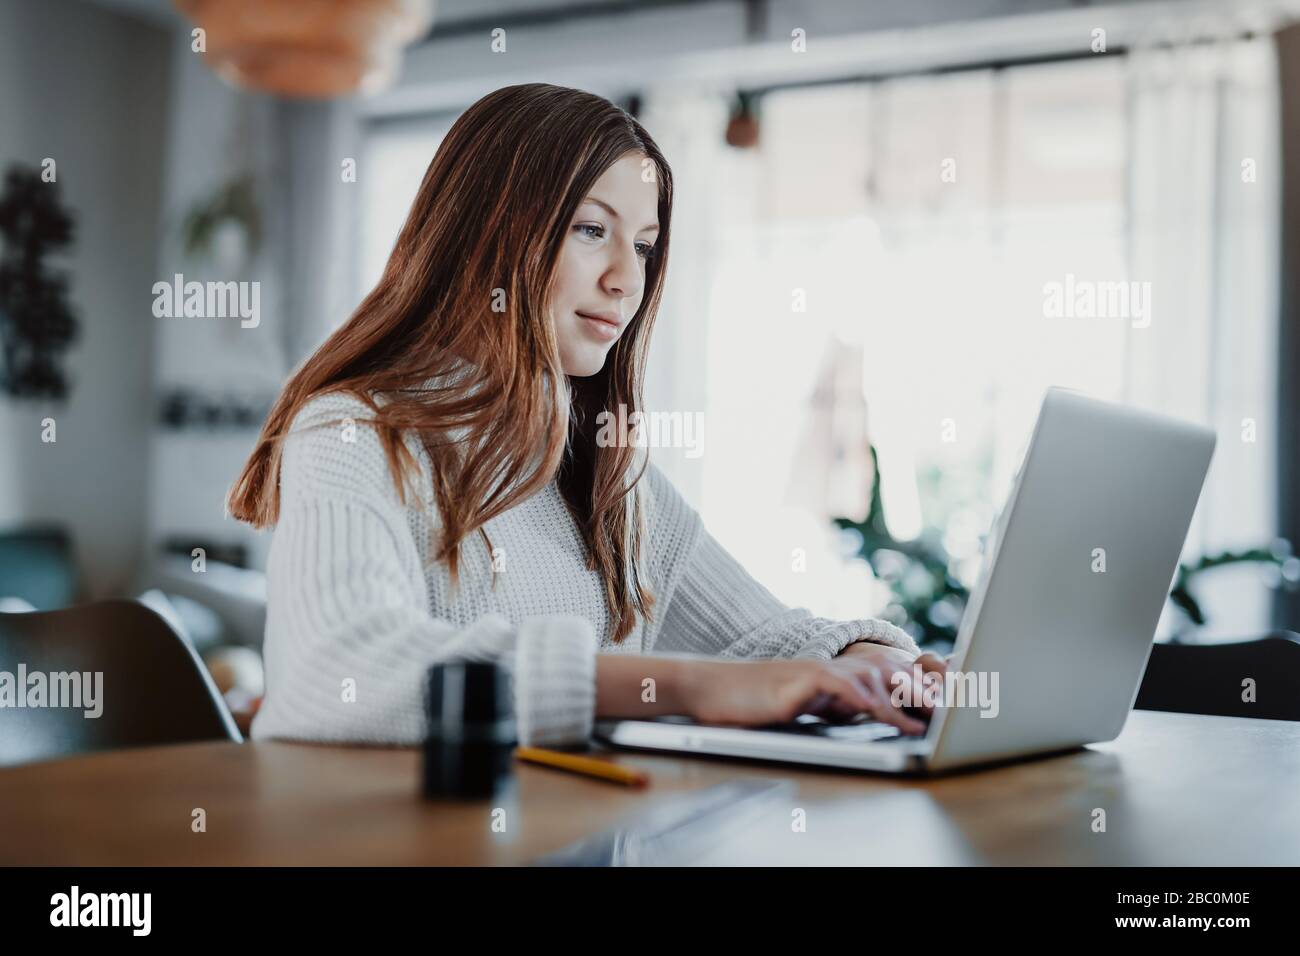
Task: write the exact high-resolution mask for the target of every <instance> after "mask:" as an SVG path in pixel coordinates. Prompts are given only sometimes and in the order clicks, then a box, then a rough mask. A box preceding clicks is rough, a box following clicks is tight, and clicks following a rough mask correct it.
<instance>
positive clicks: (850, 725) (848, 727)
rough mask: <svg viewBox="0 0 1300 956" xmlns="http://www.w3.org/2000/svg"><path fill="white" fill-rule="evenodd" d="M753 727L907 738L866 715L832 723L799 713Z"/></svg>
mask: <svg viewBox="0 0 1300 956" xmlns="http://www.w3.org/2000/svg"><path fill="white" fill-rule="evenodd" d="M754 729H755V730H768V731H776V732H778V733H786V734H802V735H804V736H808V737H829V738H831V739H832V740H852V741H856V742H859V743H861V742H864V741H868V740H890V739H899V740H907V739H909V738H908V737H906V736H905V735H904V734H903V732H902V731H901V730H899V729H898V728H897V727H895V726H894V725H893V724H887V723H884V722H883V721H879V720H873V719H871V718H870V717H867V716H866V715H862V716H861V717H859V718H855V719H854V720H851V721H847V722H844V723H834V722H832V721H828V720H825V719H823V718H821V717H816V716H814V715H812V714H800V715H799V716H798V717H796V718H795V719H794V720H792V721H789V722H787V723H775V724H766V725H764V726H762V727H755V728H754ZM911 739H915V738H911Z"/></svg>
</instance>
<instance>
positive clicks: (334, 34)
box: [173, 0, 434, 99]
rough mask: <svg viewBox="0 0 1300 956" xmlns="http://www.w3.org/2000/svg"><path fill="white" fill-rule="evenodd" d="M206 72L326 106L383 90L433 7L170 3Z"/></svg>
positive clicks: (325, 1) (430, 1)
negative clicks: (186, 24)
mask: <svg viewBox="0 0 1300 956" xmlns="http://www.w3.org/2000/svg"><path fill="white" fill-rule="evenodd" d="M173 2H174V3H175V5H176V8H177V9H178V10H180V11H181V13H183V14H184V15H185V16H186V17H188V18H189V19H190V20H191V21H192V22H193V23H194V26H195V27H201V28H202V29H203V31H204V46H205V49H204V51H203V54H204V56H205V57H206V59H207V61H208V63H209V64H210V65H211V66H212V68H213V70H215V71H216V73H217V74H218V75H219V76H221V77H222V78H223V79H224V80H226V81H227V82H229V83H232V84H234V85H236V86H239V87H243V88H244V89H249V90H257V91H259V92H262V93H271V94H273V95H276V96H285V97H296V98H308V99H327V98H330V97H336V96H347V95H349V94H352V93H373V92H376V91H378V90H381V89H383V88H384V87H385V86H387V85H388V84H389V83H390V82H392V80H393V78H394V76H396V74H397V66H398V63H399V62H400V61H401V55H402V48H403V47H405V46H406V45H407V44H408V43H410V42H411V41H412V40H415V39H418V38H419V37H422V36H424V35H425V34H426V33H427V32H428V30H429V26H430V25H431V24H432V22H433V7H434V0H173Z"/></svg>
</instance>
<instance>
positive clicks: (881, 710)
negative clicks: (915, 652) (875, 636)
mask: <svg viewBox="0 0 1300 956" xmlns="http://www.w3.org/2000/svg"><path fill="white" fill-rule="evenodd" d="M872 646H874V647H880V645H872ZM884 650H893V649H892V648H884ZM896 653H898V654H901V655H902V656H903V659H901V660H897V661H896V662H893V663H892V664H890V663H889V662H891V660H892V659H891V658H890V657H888V656H886V657H882V658H880V662H879V663H878V662H877V660H875V659H873V657H874V655H873V657H868V656H867V655H865V654H861V653H859V652H854V653H853V654H851V655H844V654H841V655H840V656H839V657H837V658H835V659H834V660H832V661H693V662H691V663H690V664H689V666H688V669H687V671H686V675H687V676H686V682H685V687H684V689H685V698H686V701H687V705H688V708H689V715H690V716H691V717H694V718H695V719H696V720H698V721H700V722H702V723H708V724H725V725H731V726H752V725H761V724H769V723H780V722H784V721H789V720H794V718H795V717H797V716H798V715H799V714H816V715H818V716H825V717H834V718H849V717H855V716H857V715H858V714H870V715H871V716H872V717H874V718H876V719H877V720H882V721H884V722H886V723H890V724H893V725H895V726H896V727H898V728H899V729H900V730H902V731H903V733H907V734H920V733H923V732H924V731H925V728H926V725H925V723H924V722H922V721H920V720H918V719H916V718H915V717H913V716H911V715H909V714H906V713H904V712H903V711H902V710H901V709H899V708H897V707H895V706H894V705H893V704H892V703H891V701H890V691H891V688H890V687H889V686H888V685H887V684H886V683H885V675H884V672H883V671H882V666H894V665H896V669H897V670H903V671H906V672H907V673H908V675H909V678H910V673H911V662H912V660H913V658H912V657H911V655H908V654H906V652H902V651H899V652H896ZM922 656H925V655H922ZM930 656H931V657H934V655H930ZM935 660H939V661H940V663H942V661H941V659H939V658H935ZM932 666H933V665H932ZM891 673H892V671H891Z"/></svg>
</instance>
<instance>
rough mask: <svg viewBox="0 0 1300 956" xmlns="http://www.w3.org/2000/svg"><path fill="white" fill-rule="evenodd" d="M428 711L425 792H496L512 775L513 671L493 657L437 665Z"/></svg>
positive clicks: (443, 794) (449, 794)
mask: <svg viewBox="0 0 1300 956" xmlns="http://www.w3.org/2000/svg"><path fill="white" fill-rule="evenodd" d="M425 714H426V715H427V716H428V718H429V731H428V736H427V737H426V738H425V742H424V795H425V796H426V797H462V798H469V799H473V798H483V797H492V796H495V795H496V794H497V793H498V792H499V791H500V790H501V788H502V787H503V786H504V785H505V784H506V783H507V782H508V781H509V779H510V755H511V753H512V752H513V750H514V747H515V743H516V733H515V715H514V702H513V699H512V695H511V686H510V673H509V671H508V670H507V669H506V668H505V667H503V666H501V665H498V664H496V663H494V662H492V661H453V662H450V663H446V664H435V665H433V667H431V668H429V674H428V680H427V683H426V693H425Z"/></svg>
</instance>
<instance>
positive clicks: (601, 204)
mask: <svg viewBox="0 0 1300 956" xmlns="http://www.w3.org/2000/svg"><path fill="white" fill-rule="evenodd" d="M583 202H589V203H594V204H596V205H597V206H599V207H600V208H601V209H604V210H605V211H606V212H607V213H609V214H610V215H611V216H613V217H614V218H615V219H618V218H619V215H618V210H617V209H615V208H614V207H613V206H611V205H610V204H609V203H607V202H605V200H603V199H597V198H596V197H595V196H588V197H587V198H586V199H584V200H583ZM648 229H649V230H653V231H655V232H658V231H659V223H657V222H652V223H650V225H648V226H642V227H641V229H640V230H639V231H641V232H645V231H646V230H648Z"/></svg>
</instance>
